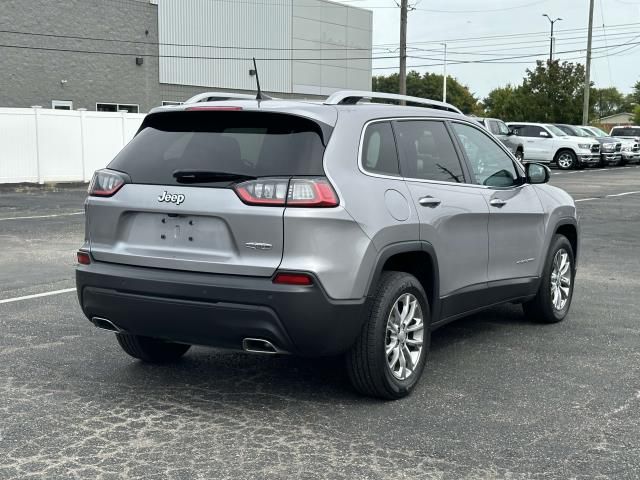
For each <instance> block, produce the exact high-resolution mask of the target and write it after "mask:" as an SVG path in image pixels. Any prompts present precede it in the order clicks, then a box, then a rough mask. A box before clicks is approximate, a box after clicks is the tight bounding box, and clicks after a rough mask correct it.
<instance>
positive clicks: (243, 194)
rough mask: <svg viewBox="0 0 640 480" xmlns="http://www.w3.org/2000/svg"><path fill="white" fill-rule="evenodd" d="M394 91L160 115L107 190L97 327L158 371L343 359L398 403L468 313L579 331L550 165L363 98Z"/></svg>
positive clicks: (98, 186)
mask: <svg viewBox="0 0 640 480" xmlns="http://www.w3.org/2000/svg"><path fill="white" fill-rule="evenodd" d="M380 96H381V94H373V93H368V92H350V91H346V92H338V93H336V94H334V95H332V96H331V97H329V98H328V99H327V100H326V101H325V102H324V103H312V102H304V101H288V100H263V101H256V100H246V99H234V100H231V101H223V102H220V101H216V102H210V103H206V102H205V103H198V104H194V105H189V104H187V105H183V106H177V107H175V106H174V107H170V108H158V109H156V110H154V111H153V112H152V113H150V114H149V115H148V116H147V117H146V118H145V120H144V122H143V124H142V126H141V127H140V130H139V131H138V133H137V135H136V136H135V138H134V139H133V140H132V141H131V142H130V143H129V144H128V145H127V146H126V147H125V148H124V149H123V150H122V151H121V152H120V153H119V154H118V155H117V156H116V157H115V158H114V159H113V161H112V162H111V163H110V164H109V166H108V168H107V169H104V170H100V171H98V172H96V173H95V175H94V177H93V180H92V182H91V184H90V188H89V196H88V198H87V201H86V239H85V243H84V245H83V246H82V248H81V249H80V250H79V251H78V263H79V264H78V266H77V270H76V279H77V287H78V289H77V291H78V298H79V301H80V305H81V307H82V310H83V311H84V314H85V315H86V316H87V317H88V319H89V320H91V322H93V323H94V324H95V325H96V326H98V327H100V328H103V329H106V330H109V331H112V332H115V334H116V338H117V341H118V342H119V344H120V346H121V347H122V348H123V349H124V351H125V352H127V353H128V354H130V355H132V356H133V357H136V358H138V359H140V360H142V361H147V362H168V361H172V360H176V359H178V358H179V357H180V356H182V355H183V354H184V353H185V352H187V350H188V349H189V347H190V345H208V346H214V347H222V348H229V349H236V350H245V351H247V352H254V353H262V354H295V355H303V356H327V355H342V354H344V357H345V361H346V369H347V371H348V372H349V376H350V378H351V380H352V382H353V385H354V386H355V388H356V389H357V390H358V391H359V392H361V393H363V394H366V395H371V396H376V397H382V398H390V399H393V398H400V397H402V396H405V395H407V394H408V393H409V392H410V391H411V390H412V389H413V388H414V387H415V385H416V383H417V382H418V380H419V378H420V376H421V374H422V371H423V369H424V366H425V362H426V359H427V350H428V349H429V340H430V335H431V332H432V331H433V330H434V329H435V328H438V327H440V326H442V325H444V324H446V323H448V322H450V321H452V320H455V319H457V318H460V317H463V316H465V315H468V314H470V313H474V312H478V311H480V310H483V309H485V308H487V307H491V306H493V305H497V304H502V303H506V302H515V303H521V304H522V306H523V308H524V312H525V313H526V315H527V316H528V317H529V318H531V319H532V320H534V321H538V322H544V323H553V322H559V321H561V320H563V319H564V318H565V317H566V316H567V314H568V312H569V308H570V305H571V299H572V293H573V287H574V279H575V274H576V266H577V257H578V253H579V249H580V247H579V233H578V222H577V220H576V208H575V205H574V202H573V200H572V198H571V197H570V196H569V195H568V194H567V193H566V192H564V191H563V190H560V189H558V188H556V187H553V186H550V185H548V184H547V182H548V180H549V175H550V173H549V170H548V168H547V167H546V166H543V165H540V164H535V163H530V164H527V165H526V166H522V165H520V164H519V162H517V161H515V159H513V157H512V156H511V155H510V154H509V152H508V151H507V150H506V148H505V147H504V145H502V144H501V143H500V142H499V141H498V140H496V139H495V138H494V137H493V136H492V135H491V134H489V133H488V132H487V131H486V130H485V129H484V128H482V127H481V126H480V125H479V124H478V123H477V122H476V121H474V120H471V119H469V118H467V117H465V116H463V115H462V114H460V113H459V110H458V109H456V108H455V107H453V106H450V105H447V104H444V103H439V102H435V101H430V100H424V99H415V98H411V97H400V96H394V95H390V94H388V95H384V98H385V99H396V100H405V101H407V102H413V103H414V104H416V105H421V106H394V105H383V104H376V103H366V102H363V101H362V100H364V99H366V98H367V97H380Z"/></svg>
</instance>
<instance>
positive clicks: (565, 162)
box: [507, 122, 600, 170]
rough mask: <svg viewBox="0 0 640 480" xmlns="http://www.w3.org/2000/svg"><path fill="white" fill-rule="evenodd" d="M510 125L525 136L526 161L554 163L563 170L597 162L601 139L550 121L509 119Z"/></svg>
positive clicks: (598, 160) (596, 163) (518, 134)
mask: <svg viewBox="0 0 640 480" xmlns="http://www.w3.org/2000/svg"><path fill="white" fill-rule="evenodd" d="M507 125H508V126H509V128H511V130H512V131H513V132H514V133H515V134H516V135H517V136H518V137H522V139H523V140H524V148H525V151H526V152H527V158H526V161H527V162H539V163H555V164H557V165H558V168H560V169H562V170H569V169H571V168H583V167H585V166H588V165H598V164H599V162H600V143H598V142H597V141H595V140H593V139H589V138H584V137H572V136H569V135H567V134H566V133H565V132H563V131H562V130H560V129H559V128H558V127H556V126H555V125H550V124H547V123H529V122H509V123H507Z"/></svg>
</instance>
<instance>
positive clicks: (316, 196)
mask: <svg viewBox="0 0 640 480" xmlns="http://www.w3.org/2000/svg"><path fill="white" fill-rule="evenodd" d="M233 188H234V190H235V192H236V194H237V195H238V197H240V200H242V201H243V202H244V203H246V204H248V205H264V206H287V207H323V208H327V207H337V206H338V205H339V204H340V201H339V200H338V195H336V192H335V190H334V189H333V187H332V186H331V184H330V183H329V182H328V181H327V179H326V178H322V177H320V178H292V179H288V178H263V179H259V180H250V181H248V182H243V183H239V184H237V185H235V186H234V187H233Z"/></svg>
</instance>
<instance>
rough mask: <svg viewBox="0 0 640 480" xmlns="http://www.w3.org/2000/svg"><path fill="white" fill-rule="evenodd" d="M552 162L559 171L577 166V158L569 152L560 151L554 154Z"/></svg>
mask: <svg viewBox="0 0 640 480" xmlns="http://www.w3.org/2000/svg"><path fill="white" fill-rule="evenodd" d="M553 161H554V162H555V163H556V165H557V166H558V168H559V169H560V170H571V169H572V168H576V165H578V158H577V157H576V154H575V153H574V152H573V151H571V150H560V151H559V152H558V153H556V156H555V157H554V159H553Z"/></svg>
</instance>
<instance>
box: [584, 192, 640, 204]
mask: <svg viewBox="0 0 640 480" xmlns="http://www.w3.org/2000/svg"><path fill="white" fill-rule="evenodd" d="M637 193H640V190H637V191H635V192H623V193H612V194H610V195H605V196H604V197H589V198H578V199H577V200H574V202H589V201H591V200H602V199H604V198H612V197H624V196H625V195H635V194H637Z"/></svg>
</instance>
